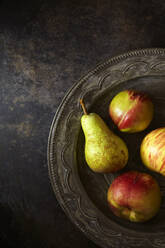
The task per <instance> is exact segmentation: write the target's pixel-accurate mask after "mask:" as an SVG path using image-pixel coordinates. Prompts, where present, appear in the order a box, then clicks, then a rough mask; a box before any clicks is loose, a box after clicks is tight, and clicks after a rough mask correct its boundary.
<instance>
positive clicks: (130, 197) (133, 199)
mask: <svg viewBox="0 0 165 248" xmlns="http://www.w3.org/2000/svg"><path fill="white" fill-rule="evenodd" d="M107 200H108V204H109V206H110V208H111V210H112V212H113V213H114V214H115V215H116V216H118V217H121V218H125V219H128V220H130V221H132V222H145V221H147V220H149V219H151V218H152V217H153V216H155V215H156V214H157V212H158V211H159V208H160V204H161V193H160V188H159V185H158V183H157V181H156V180H155V179H154V178H153V177H152V176H151V175H149V174H146V173H142V172H138V171H129V172H126V173H123V174H121V175H120V176H118V177H117V178H116V179H115V180H114V181H113V182H112V184H111V185H110V187H109V189H108V194H107Z"/></svg>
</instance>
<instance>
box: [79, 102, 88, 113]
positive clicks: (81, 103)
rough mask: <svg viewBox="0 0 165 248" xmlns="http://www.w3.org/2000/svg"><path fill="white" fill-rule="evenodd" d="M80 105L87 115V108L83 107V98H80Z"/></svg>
mask: <svg viewBox="0 0 165 248" xmlns="http://www.w3.org/2000/svg"><path fill="white" fill-rule="evenodd" d="M80 105H81V107H82V109H83V112H84V114H85V115H87V114H88V112H87V110H86V108H85V104H84V103H83V99H80Z"/></svg>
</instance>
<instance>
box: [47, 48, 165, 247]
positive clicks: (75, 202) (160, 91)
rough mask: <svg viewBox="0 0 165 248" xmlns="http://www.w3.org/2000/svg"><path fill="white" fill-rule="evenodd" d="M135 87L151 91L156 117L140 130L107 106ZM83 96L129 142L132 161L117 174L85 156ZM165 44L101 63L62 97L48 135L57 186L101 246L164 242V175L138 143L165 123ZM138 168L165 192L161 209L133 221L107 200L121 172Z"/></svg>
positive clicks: (78, 220)
mask: <svg viewBox="0 0 165 248" xmlns="http://www.w3.org/2000/svg"><path fill="white" fill-rule="evenodd" d="M124 89H136V90H140V91H143V92H146V93H147V94H149V95H150V96H151V98H152V100H153V103H154V106H155V114H154V119H153V121H152V123H151V125H150V126H149V128H148V129H147V130H145V131H143V132H141V133H136V134H125V133H121V132H119V131H118V130H117V128H116V127H115V125H114V124H113V123H112V121H111V120H110V117H109V114H108V106H109V103H110V101H111V99H112V98H113V96H114V95H115V94H117V93H118V92H119V91H121V90H124ZM80 98H83V99H84V102H85V104H86V107H87V109H88V111H89V112H96V113H98V114H99V115H100V116H101V117H102V118H103V119H104V120H105V122H106V123H107V124H108V125H109V127H110V128H111V129H112V130H113V131H114V132H115V133H116V134H118V135H119V136H120V137H122V138H123V139H124V140H125V142H126V143H127V146H128V149H129V161H128V164H127V166H126V167H125V169H124V170H122V171H120V172H119V173H116V174H107V175H103V174H97V173H94V172H92V171H91V170H90V169H89V168H88V166H87V164H86V162H85V159H84V135H83V133H82V130H81V125H80V118H81V115H82V109H81V107H80V105H79V100H80ZM164 109H165V49H145V50H139V51H133V52H129V53H126V54H124V55H121V56H118V57H115V58H112V59H109V60H107V61H106V62H104V63H102V64H100V65H98V66H97V67H96V68H95V69H94V70H93V71H90V72H89V73H88V74H87V75H86V76H85V77H83V78H82V79H81V80H80V81H79V82H77V83H76V84H75V85H74V86H73V87H72V88H71V89H70V91H69V92H68V93H67V95H66V96H65V98H64V99H63V101H62V103H61V105H60V106H59V108H58V111H57V113H56V115H55V117H54V120H53V123H52V126H51V129H50V135H49V140H48V166H49V176H50V179H51V183H52V187H53V189H54V192H55V194H56V197H57V199H58V201H59V202H60V204H61V206H62V208H63V209H64V211H65V212H66V214H67V215H68V216H69V217H70V219H71V220H72V221H73V222H74V223H75V224H76V225H77V226H78V227H79V228H80V229H81V231H83V232H84V233H85V234H86V235H87V236H88V237H89V238H90V239H91V240H93V241H94V242H96V243H97V244H98V245H100V246H101V247H105V248H108V247H111V248H113V247H114V248H116V247H122V248H135V247H141V248H142V247H150V248H152V247H154V248H162V247H165V235H164V230H165V211H164V208H165V202H164V197H165V178H164V177H163V176H161V175H159V174H157V173H154V172H151V171H149V170H148V169H147V168H145V167H144V165H143V164H142V162H141V160H140V155H139V147H140V143H141V141H142V139H143V137H144V136H145V135H146V134H147V133H148V132H149V131H151V130H153V129H155V128H158V127H162V126H165V111H164ZM130 169H136V170H139V171H145V172H147V173H149V174H151V175H153V176H154V177H155V178H156V179H157V180H158V182H159V185H160V187H161V192H162V195H163V202H162V205H161V210H160V212H159V213H158V215H157V216H156V217H154V218H153V219H152V220H150V221H148V222H146V223H143V224H139V223H138V224H137V223H131V222H129V221H127V220H122V219H120V218H118V217H116V216H114V215H113V214H112V213H111V211H110V210H109V208H108V206H107V200H106V195H107V190H108V187H109V185H110V183H111V182H112V180H113V179H114V178H115V177H116V176H117V175H118V174H120V173H122V172H124V171H128V170H130Z"/></svg>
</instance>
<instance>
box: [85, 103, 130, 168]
mask: <svg viewBox="0 0 165 248" xmlns="http://www.w3.org/2000/svg"><path fill="white" fill-rule="evenodd" d="M80 104H81V106H82V108H83V111H84V115H83V116H82V117H81V126H82V129H83V132H84V135H85V159H86V162H87V164H88V166H89V167H90V168H91V169H92V170H93V171H94V172H99V173H110V172H116V171H119V170H121V169H122V168H123V167H124V166H125V165H126V164H127V161H128V149H127V146H126V144H125V143H124V141H123V140H122V139H121V138H119V137H118V136H117V135H115V134H114V133H113V132H112V131H111V130H110V129H109V128H108V126H107V125H106V124H105V122H104V121H103V120H102V118H101V117H100V116H99V115H98V114H96V113H90V114H88V113H87V111H86V108H85V105H84V103H83V101H82V99H81V100H80Z"/></svg>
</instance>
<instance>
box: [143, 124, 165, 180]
mask: <svg viewBox="0 0 165 248" xmlns="http://www.w3.org/2000/svg"><path fill="white" fill-rule="evenodd" d="M140 155H141V159H142V161H143V163H144V165H145V166H146V167H148V169H150V170H153V171H156V172H158V173H160V174H162V175H163V176H165V127H161V128H157V129H155V130H153V131H151V132H150V133H148V134H147V135H146V136H145V137H144V139H143V140H142V143H141V147H140Z"/></svg>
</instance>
